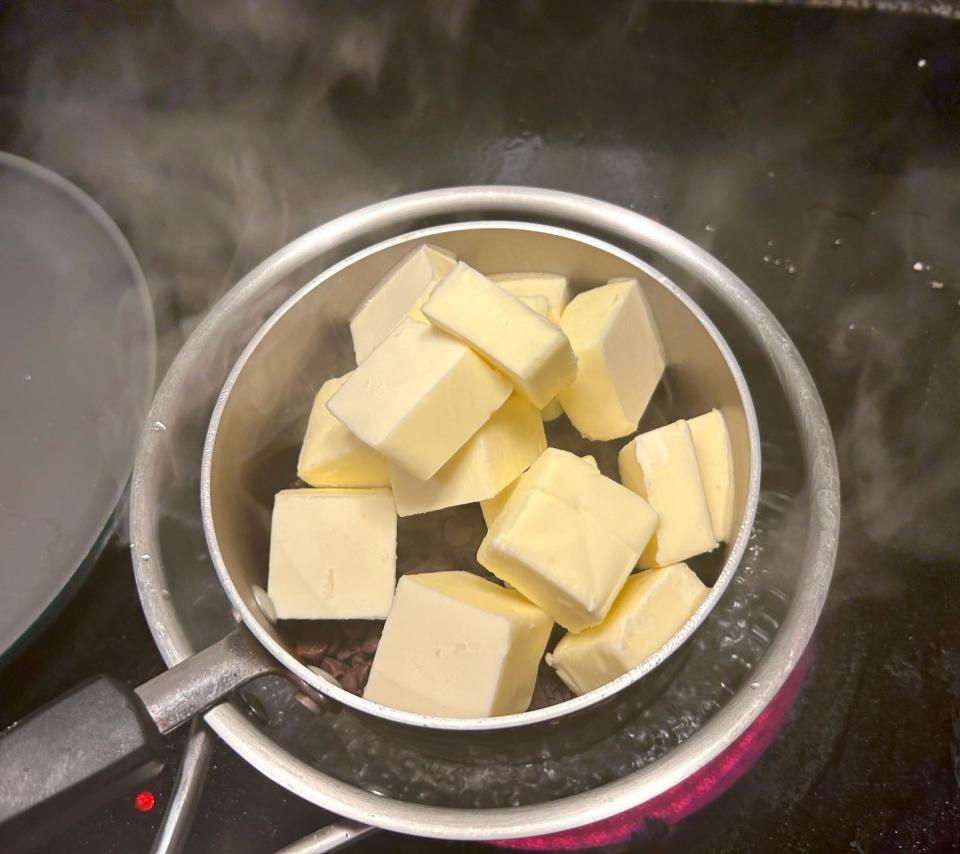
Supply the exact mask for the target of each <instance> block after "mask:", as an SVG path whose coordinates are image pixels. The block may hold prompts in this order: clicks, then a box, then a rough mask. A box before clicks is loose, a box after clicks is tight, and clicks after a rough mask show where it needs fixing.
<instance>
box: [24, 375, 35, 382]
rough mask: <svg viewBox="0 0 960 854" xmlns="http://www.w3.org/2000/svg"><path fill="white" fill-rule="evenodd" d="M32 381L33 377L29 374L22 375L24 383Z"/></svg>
mask: <svg viewBox="0 0 960 854" xmlns="http://www.w3.org/2000/svg"><path fill="white" fill-rule="evenodd" d="M32 379H33V377H32V376H31V375H30V374H24V375H23V381H24V382H25V383H28V382H30V380H32Z"/></svg>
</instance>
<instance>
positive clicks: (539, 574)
mask: <svg viewBox="0 0 960 854" xmlns="http://www.w3.org/2000/svg"><path fill="white" fill-rule="evenodd" d="M637 557H639V551H638V550H637V549H634V548H631V547H630V546H629V545H627V543H625V542H624V541H623V540H622V539H620V537H618V536H616V534H613V533H611V532H610V530H609V529H608V528H606V527H605V526H604V525H602V524H601V523H600V521H599V520H597V519H595V518H594V517H593V516H591V515H590V514H589V513H586V512H584V511H583V510H582V509H581V508H577V507H575V506H574V505H573V504H572V503H568V501H564V500H562V499H560V498H556V497H554V496H553V495H550V494H548V493H546V492H543V491H542V490H540V489H536V488H533V489H522V487H518V488H517V490H516V491H515V492H514V494H513V495H511V496H510V498H509V499H508V500H507V504H506V506H505V507H504V508H503V510H502V511H501V513H500V515H499V516H497V518H496V521H494V523H493V526H492V527H491V528H490V530H488V531H487V535H486V536H485V537H484V539H483V542H482V543H481V544H480V550H479V551H478V552H477V560H478V561H479V562H480V564H481V565H482V566H484V567H486V568H487V569H488V570H490V572H492V573H493V574H494V575H496V576H497V578H499V579H501V580H503V581H505V582H508V583H509V584H510V585H511V586H512V587H514V588H516V589H517V590H518V591H519V592H520V593H522V594H523V595H524V596H526V597H527V599H529V600H530V601H531V602H533V603H534V604H535V605H537V606H538V607H540V608H541V609H542V610H543V611H545V612H546V613H547V614H549V615H550V616H551V617H553V618H554V619H555V620H556V621H557V622H558V623H560V625H562V626H563V627H564V628H567V629H569V630H570V631H573V632H580V631H583V630H584V629H586V628H589V627H590V626H593V625H596V624H597V623H599V622H600V621H601V620H602V619H603V618H604V617H605V616H606V615H607V612H608V611H609V610H610V606H611V605H612V604H613V600H614V599H615V598H616V595H617V593H619V592H620V588H621V587H622V586H623V583H624V582H625V581H626V580H627V576H628V575H629V574H630V572H631V570H632V569H633V568H634V566H636V562H637Z"/></svg>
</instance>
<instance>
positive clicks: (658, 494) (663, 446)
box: [618, 421, 717, 567]
mask: <svg viewBox="0 0 960 854" xmlns="http://www.w3.org/2000/svg"><path fill="white" fill-rule="evenodd" d="M618 463H619V466H620V480H621V481H623V484H624V485H625V486H628V487H629V488H630V489H632V490H633V491H634V492H636V493H637V495H640V496H642V497H643V498H646V499H647V501H649V502H650V506H651V507H653V509H654V510H656V511H657V514H658V515H659V516H660V523H659V525H658V526H657V532H656V534H654V536H653V538H652V539H651V540H650V543H649V545H648V546H647V548H646V549H645V550H644V552H643V555H642V556H641V557H640V566H642V567H650V566H668V565H669V564H672V563H679V562H680V561H683V560H686V559H687V558H690V557H694V556H695V555H698V554H702V553H703V552H709V551H712V550H713V549H715V548H716V547H717V541H716V539H715V538H714V536H713V524H712V523H711V521H710V510H709V508H708V507H707V498H706V495H704V492H703V482H702V481H701V480H700V467H699V466H698V464H697V455H696V452H695V451H694V448H693V439H692V438H691V436H690V428H689V427H688V426H687V422H686V421H675V422H674V423H673V424H668V425H667V426H666V427H658V428H657V429H656V430H650V431H649V432H647V433H641V434H640V435H639V436H637V437H636V438H635V439H633V441H631V442H629V443H628V444H626V445H624V446H623V448H621V449H620V456H619V457H618Z"/></svg>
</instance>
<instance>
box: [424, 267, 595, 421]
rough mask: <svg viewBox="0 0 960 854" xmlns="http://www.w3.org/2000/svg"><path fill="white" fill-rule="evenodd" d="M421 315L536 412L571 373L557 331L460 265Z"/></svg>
mask: <svg viewBox="0 0 960 854" xmlns="http://www.w3.org/2000/svg"><path fill="white" fill-rule="evenodd" d="M423 313H424V315H426V317H427V319H428V320H429V321H430V322H431V323H432V324H433V325H434V326H437V327H439V328H440V329H442V330H444V331H445V332H448V333H450V334H451V335H454V336H456V337H457V338H459V339H460V340H462V341H465V342H466V343H467V344H469V345H470V346H471V347H472V348H473V349H474V350H476V351H477V352H478V353H480V354H481V355H482V356H483V357H484V358H485V359H486V360H487V361H489V362H490V363H491V364H493V365H494V367H496V368H498V369H499V370H501V371H502V372H503V373H504V374H506V375H507V376H508V377H509V378H510V379H511V381H512V382H513V384H514V385H515V386H516V388H517V390H518V391H519V392H520V393H521V394H523V395H524V396H525V397H526V398H527V399H528V400H529V401H530V402H531V403H533V404H534V406H536V407H537V408H538V409H543V407H544V406H546V405H547V404H548V403H549V402H550V401H551V400H552V399H553V397H554V396H555V395H556V394H557V392H558V391H560V389H562V388H565V387H566V386H567V385H569V384H570V383H571V382H572V381H573V378H574V377H575V376H576V374H577V360H576V357H575V356H574V355H573V350H571V349H570V342H569V341H567V336H566V335H564V334H563V332H562V331H561V330H560V327H558V326H557V325H556V324H555V323H551V322H550V321H549V320H547V319H546V318H545V317H541V316H540V315H539V314H537V312H535V311H533V310H532V309H530V308H528V307H527V306H525V305H524V304H523V303H522V302H520V301H519V300H518V299H516V297H513V296H511V295H510V294H508V293H507V292H506V291H504V290H503V289H502V288H500V287H498V286H497V285H495V284H494V283H493V282H491V281H490V280H489V279H488V278H486V276H483V275H481V274H480V273H478V272H477V271H476V270H474V269H473V268H472V267H468V266H467V265H466V264H464V263H463V262H460V263H459V264H457V266H456V267H454V269H453V272H451V273H450V275H449V276H447V278H445V279H444V280H443V281H442V282H441V283H440V284H439V285H437V286H436V288H435V289H434V291H433V293H432V294H431V295H430V299H428V300H427V301H426V302H425V303H424V304H423Z"/></svg>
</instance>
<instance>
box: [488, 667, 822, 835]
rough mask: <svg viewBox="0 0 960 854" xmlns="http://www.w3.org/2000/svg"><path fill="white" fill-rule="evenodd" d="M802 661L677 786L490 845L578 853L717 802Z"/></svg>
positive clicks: (772, 727) (774, 721)
mask: <svg viewBox="0 0 960 854" xmlns="http://www.w3.org/2000/svg"><path fill="white" fill-rule="evenodd" d="M808 660H809V649H808V650H807V652H806V653H804V655H803V657H802V658H801V659H800V661H799V662H798V664H797V667H796V668H795V669H794V671H793V673H791V674H790V678H789V679H788V680H787V681H786V683H785V684H784V686H783V687H782V688H781V689H780V691H779V693H778V694H777V696H776V697H774V698H773V701H772V702H771V703H770V705H769V706H767V708H765V709H764V710H763V711H762V712H761V713H760V715H759V717H758V718H757V719H756V720H755V721H754V722H753V724H752V726H751V727H750V728H749V729H748V730H747V731H746V732H745V733H743V735H741V736H740V738H738V739H737V740H736V741H735V742H734V743H733V744H731V745H730V747H728V748H727V749H726V750H725V751H724V752H723V753H721V754H720V755H719V756H718V757H717V758H716V759H714V760H713V761H712V762H709V763H708V764H707V765H705V766H704V767H703V768H702V769H701V770H700V771H699V772H698V773H697V774H694V775H693V776H692V777H689V778H688V779H686V780H684V781H683V782H682V783H678V784H677V785H676V786H674V787H673V788H672V789H668V790H667V791H666V792H664V793H663V794H662V795H658V796H657V797H655V798H652V799H650V800H649V801H647V802H646V803H642V804H639V805H638V806H635V807H634V808H633V809H630V810H627V811H626V812H623V813H620V814H619V815H614V816H611V817H610V818H608V819H604V820H603V821H598V822H596V823H594V824H588V825H586V826H584V827H578V828H575V829H574V830H567V831H563V832H562V833H553V834H550V835H549V836H535V837H529V838H527V839H504V840H500V841H498V842H494V843H492V844H493V845H496V846H498V847H501V848H515V849H521V850H524V851H573V850H577V849H581V848H598V847H601V846H604V845H613V844H615V843H618V842H626V841H627V840H629V839H630V838H631V837H633V836H635V835H636V834H639V833H642V832H643V830H644V829H645V828H646V826H647V822H648V821H650V820H651V819H653V820H656V821H661V822H665V823H667V824H676V823H677V822H679V821H682V820H683V819H684V818H686V817H687V816H688V815H691V814H693V813H695V812H696V811H697V810H699V809H702V808H703V807H705V806H706V805H707V804H709V803H710V802H711V801H713V800H715V799H716V798H718V797H720V795H722V794H723V793H724V792H725V791H726V790H727V789H729V788H730V787H731V786H732V785H733V784H734V783H736V782H737V780H739V779H740V778H741V777H742V776H743V775H744V774H746V773H747V771H749V770H750V768H751V767H753V764H754V763H755V762H756V761H757V760H758V759H759V758H760V756H761V755H762V754H763V752H764V751H765V750H766V749H767V748H768V747H769V746H770V743H771V742H772V741H773V738H774V736H775V735H776V734H777V733H778V732H779V731H780V727H781V726H782V725H783V722H784V720H786V717H787V714H788V713H789V711H790V709H791V708H792V707H793V702H794V700H795V699H796V698H797V694H798V693H799V691H800V685H801V683H802V682H803V677H804V674H805V673H806V670H807V662H808Z"/></svg>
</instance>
